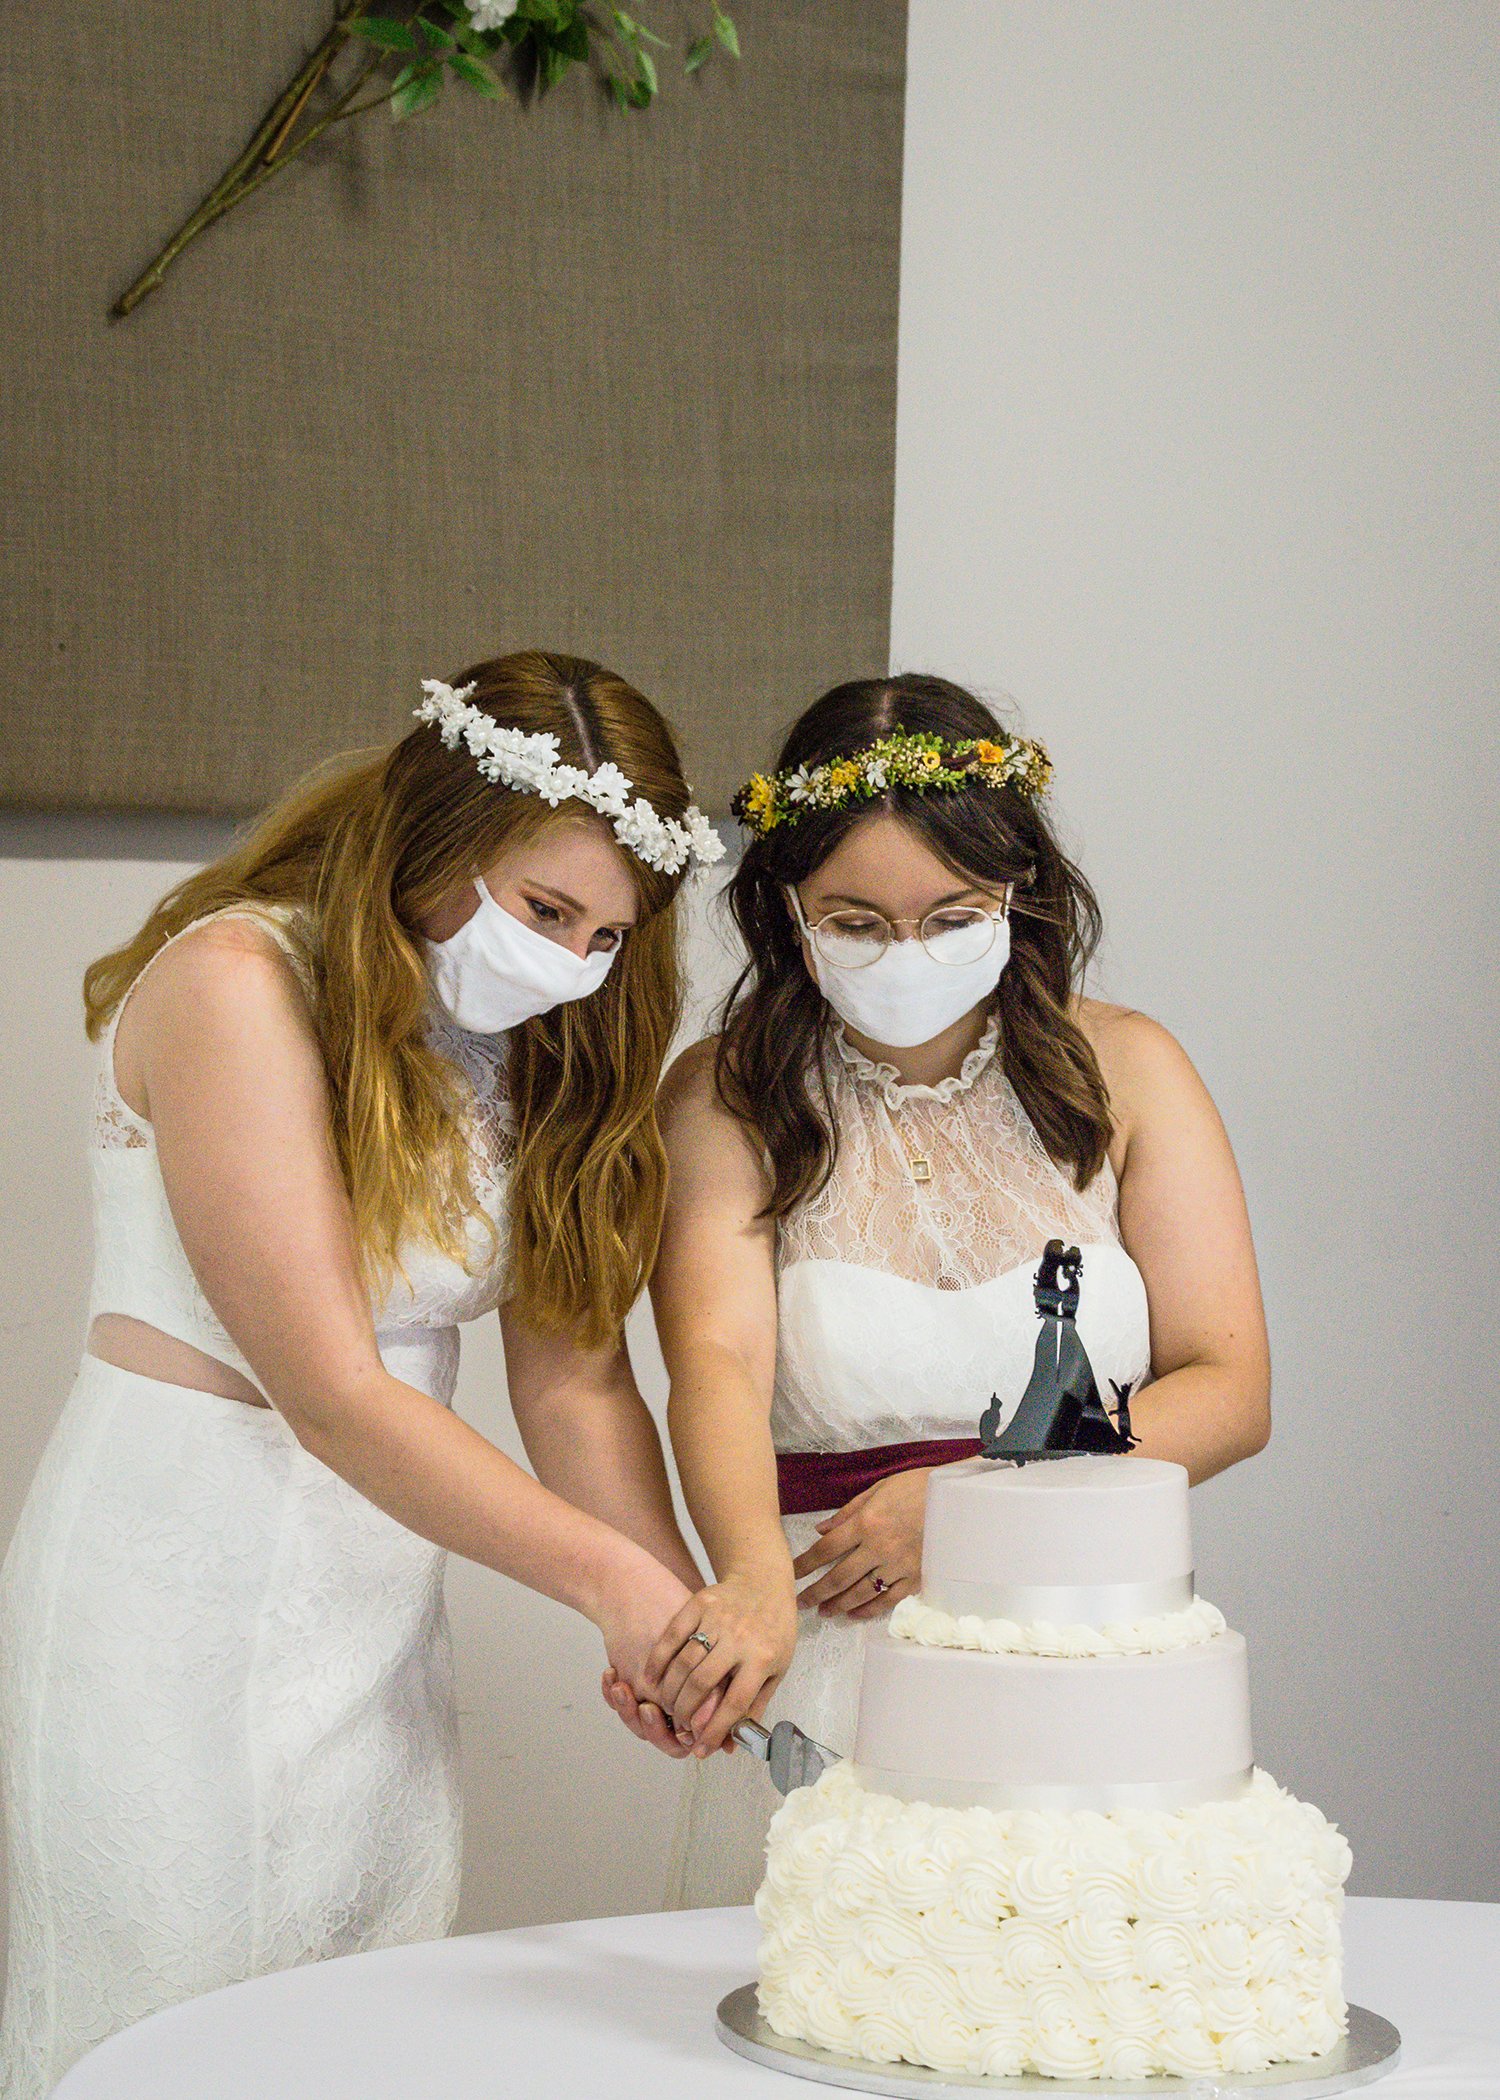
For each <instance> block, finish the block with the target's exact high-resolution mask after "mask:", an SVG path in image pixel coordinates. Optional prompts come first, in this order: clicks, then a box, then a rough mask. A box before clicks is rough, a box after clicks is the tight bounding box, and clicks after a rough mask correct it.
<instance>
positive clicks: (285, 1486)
mask: <svg viewBox="0 0 1500 2100" xmlns="http://www.w3.org/2000/svg"><path fill="white" fill-rule="evenodd" d="M417 712H418V715H419V717H420V720H419V722H418V723H417V725H416V726H414V727H413V728H412V730H411V732H410V733H409V734H408V735H407V736H405V737H403V738H402V739H401V740H400V741H399V742H398V743H397V744H395V746H394V747H393V748H392V749H390V750H388V751H382V752H379V753H377V754H374V755H367V756H364V757H362V758H359V759H358V760H356V761H354V762H344V763H341V764H339V765H337V766H335V767H333V768H332V769H330V770H327V771H325V772H323V773H321V774H320V775H318V776H316V777H315V778H314V779H312V780H311V781H310V782H308V783H306V784H304V785H303V786H302V787H300V788H298V789H297V790H295V791H294V792H293V793H292V794H291V795H290V796H289V797H288V798H287V799H286V800H285V801H283V802H281V803H279V804H278V805H277V806H276V807H275V808H273V809H272V810H271V811H270V812H269V814H268V815H267V816H265V817H264V818H263V819H262V821H261V822H260V823H259V825H258V826H257V827H256V828H255V829H254V830H253V831H252V833H251V834H250V835H249V837H248V838H247V839H246V840H245V841H244V843H243V844H240V845H237V846H236V847H235V848H234V849H233V850H232V851H231V852H229V853H228V854H226V855H225V856H224V858H223V859H221V860H219V861H217V862H216V863H214V865H212V866H211V867H208V868H206V869H204V870H203V871H202V872H201V873H198V874H195V875H193V876H191V877H189V879H188V880H187V881H185V882H183V883H181V884H179V885H178V887H177V888H176V889H175V890H173V891H172V892H171V893H170V895H168V896H167V897H166V898H164V899H163V901H162V902H161V903H160V904H159V905H158V906H157V907H156V909H155V910H154V911H153V912H152V913H151V914H150V916H149V917H148V919H147V920H146V923H145V924H144V926H142V927H141V929H140V931H139V932H138V933H136V934H135V935H134V936H133V937H132V938H131V939H130V940H129V941H127V942H126V943H125V945H124V946H123V947H122V948H120V949H118V950H117V951H115V952H114V953H112V954H110V955H106V956H104V957H103V958H102V959H101V960H100V961H98V962H96V963H95V964H94V965H93V967H92V968H91V969H90V970H89V972H88V974H87V978H86V980H85V1007H86V1013H87V1019H88V1026H89V1031H90V1033H91V1034H92V1035H93V1036H95V1037H96V1038H98V1039H99V1041H100V1044H101V1063H100V1071H99V1079H98V1089H97V1095H96V1104H95V1114H94V1128H93V1139H92V1158H93V1169H94V1186H95V1203H96V1267H95V1278H94V1289H93V1300H92V1305H91V1308H90V1324H89V1328H88V1336H87V1342H86V1353H85V1355H84V1357H83V1361H82V1365H81V1368H80V1371H79V1374H78V1378H77V1382H76V1384H75V1385H74V1387H73V1390H72V1393H71V1395H70V1397H69V1399H68V1402H67V1405H66V1407H65V1409H64V1410H63V1414H62V1417H61V1420H60V1421H59V1423H58V1426H57V1429H56V1432H55V1434H54V1435H53V1438H52V1440H51V1443H50V1444H49V1446H48V1448H47V1451H46V1453H45V1455H44V1457H43V1459H42V1463H41V1466H40V1468H39V1471H38V1473H37V1476H36V1480H35V1482H34V1484H33V1486H32V1489H31V1492H30V1496H29V1498H28V1501H27V1503H26V1506H25V1509H24V1511H23V1514H22V1517H21V1521H20V1525H19V1528H18V1530H17V1532H16V1536H15V1539H14V1541H13V1544H12V1547H11V1550H10V1553H9V1555H8V1558H7V1561H6V1564H5V1569H4V1575H3V1583H0V1645H3V1660H0V1746H3V1756H4V1783H5V1799H6V1810H7V1823H8V1833H9V1842H10V1863H11V1865H10V1871H11V1884H12V1910H11V1916H12V1932H11V1950H10V1978H9V1987H8V1993H7V1999H6V2008H5V2021H4V2038H3V2052H4V2064H5V2070H4V2074H3V2078H0V2091H3V2094H4V2095H5V2100H37V2096H40V2095H42V2094H44V2093H46V2092H47V2091H48V2090H50V2088H51V2086H52V2085H53V2083H54V2082H55V2081H56V2079H57V2078H58V2077H59V2076H60V2075H61V2074H62V2072H63V2071H64V2070H65V2069H66V2068H67V2066H68V2065H69V2064H70V2063H71V2062H72V2061H73V2060H74V2058H76V2057H77V2056H78V2055H80V2054H81V2053H82V2052H83V2051H84V2050H85V2049H86V2048H88V2047H90V2046H91V2045H92V2044H94V2043H95V2042H98V2041H100V2040H102V2039H103V2038H104V2037H105V2036H106V2035H108V2034H110V2033H112V2032H114V2031H115V2030H116V2029H118V2028H120V2027H122V2026H124V2025H126V2024H128V2023H129V2022H131V2021H133V2020H136V2019H139V2018H140V2017H141V2016H142V2015H143V2014H146V2013H149V2012H151V2011H154V2010H156V2009H157V2008H159V2007H161V2006H165V2005H168V2004H171V2003H172V2002H174V2001H175V2000H178V1999H181V1998H183V1997H187V1996H190V1995H192V1994H194V1993H197V1992H200V1991H205V1990H210V1989H213V1988H214V1987H216V1986H218V1985H221V1984H226V1983H231V1982H234V1981H235V1980H237V1979H240V1978H243V1977H249V1976H254V1975H257V1974H260V1973H262V1972H264V1971H266V1970H270V1969H276V1968H281V1967H286V1966H289V1965H291V1964H293V1963H298V1962H304V1961H310V1960H315V1959H318V1958H320V1957H323V1956H327V1955H336V1954H344V1953H350V1952H354V1951H356V1950H360V1949H365V1948H370V1947H378V1946H384V1945H388V1944H392V1943H395V1942H399V1941H403V1940H413V1939H425V1938H431V1937H433V1936H435V1935H439V1934H442V1933H444V1932H446V1931H447V1930H448V1928H449V1926H450V1924H451V1922H452V1917H453V1910H454V1904H455V1900H456V1896H457V1887H458V1872H459V1834H460V1799H459V1788H458V1774H457V1768H456V1760H455V1747H456V1746H455V1726H454V1708H453V1691H452V1683H451V1673H450V1661H449V1649H448V1636H447V1630H446V1624H445V1620H444V1615H443V1601H442V1575H443V1562H444V1555H445V1553H446V1552H449V1551H452V1552H456V1553H461V1554H464V1555H466V1556H468V1557H469V1558H470V1559H473V1560H476V1561H480V1562H482V1563H484V1564H485V1565H486V1566H488V1567H491V1568H494V1569H496V1570H497V1571H499V1572H500V1573H502V1574H505V1575H509V1576H511V1577H513V1578H514V1579H515V1580H517V1581H520V1582H524V1583H527V1584H529V1585H530V1586H531V1587H532V1588H534V1589H537V1590H540V1591H542V1592H543V1593H544V1594H545V1595H547V1596H550V1597H553V1598H556V1599H558V1600H559V1601H560V1602H562V1603H564V1604H567V1605H570V1606H572V1607H573V1608H574V1609H575V1610H577V1611H580V1612H582V1613H584V1614H586V1615H587V1616H588V1617H589V1618H590V1619H592V1620H593V1621H594V1623H595V1624H596V1625H597V1626H598V1628H599V1630H600V1632H601V1634H602V1636H603V1642H604V1649H605V1653H606V1656H607V1658H608V1661H609V1663H610V1664H611V1666H612V1667H613V1668H614V1669H615V1670H617V1671H618V1672H619V1673H620V1676H621V1677H622V1678H623V1679H625V1680H626V1681H628V1682H630V1683H632V1684H636V1685H639V1684H640V1683H641V1675H642V1669H643V1665H644V1661H645V1657H646V1655H647V1653H648V1652H649V1650H650V1648H651V1646H652V1644H653V1642H654V1641H655V1640H656V1639H657V1637H658V1636H659V1634H660V1633H661V1631H662V1629H663V1627H664V1626H665V1625H666V1624H667V1622H668V1621H669V1620H670V1619H671V1617H672V1616H673V1614H674V1612H676V1611H677V1610H678V1609H679V1607H680V1606H681V1605H682V1604H683V1602H684V1601H685V1600H686V1599H687V1597H688V1596H689V1595H690V1594H691V1593H692V1592H694V1591H696V1590H697V1589H698V1587H699V1585H700V1583H701V1580H702V1578H701V1576H700V1574H699V1571H698V1570H697V1568H696V1567H695V1566H694V1563H693V1561H692V1558H691V1556H690V1555H689V1553H688V1551H687V1548H686V1547H685V1545H684V1543H683V1540H682V1538H681V1535H680V1534H679V1531H678V1529H677V1525H676V1522H675V1520H674V1518H673V1514H672V1504H671V1497H670V1493H669V1489H668V1485H667V1479H666V1474H665V1470H664V1466H663V1462H662V1454H661V1449H660V1445H659V1442H658V1439H657V1436H656V1432H655V1428H654V1425H653V1424H652V1422H651V1420H650V1417H649V1415H648V1414H647V1412H646V1409H645V1406H644V1403H643V1402H642V1400H641V1397H640V1394H639V1392H638V1390H637V1388H636V1385H635V1382H634V1379H633V1376H632V1373H631V1369H630V1362H629V1357H628V1355H627V1353H626V1349H625V1345H624V1341H623V1338H622V1331H621V1328H622V1322H623V1320H624V1317H625V1314H626V1312H627V1310H628V1309H629V1307H630V1305H631V1304H632V1303H633V1301H634V1300H635V1298H636V1297H637V1295H638V1293H639V1291H640V1288H641V1286H642V1283H643V1281H644V1278H645V1276H646V1274H647V1271H648V1270H649V1267H650V1265H651V1262H652V1259H653V1257H654V1254H655V1249H656V1242H657V1237H658V1233H659V1229H660V1224H661V1219H662V1214H663V1207H664V1202H665V1191H666V1160H665V1156H664V1153H663V1148H662V1141H661V1138H660V1136H659V1134H658V1130H657V1124H656V1117H655V1107H654V1097H655V1091H656V1085H657V1080H658V1076H659V1072H660V1067H661V1063H662V1059H663V1057H664V1055H665V1053H666V1049H667V1046H668V1043H669V1041H670V1039H671V1035H672V1031H673V1027H674V1025H675V1021H676V1017H677V1011H678V978H677V963H676V951H675V934H674V925H673V900H674V897H675V895H676V893H677V890H678V888H679V885H680V882H681V880H682V876H683V873H684V871H685V870H686V868H687V867H688V866H689V864H690V863H692V862H695V861H697V862H706V861H709V860H712V859H716V858H717V857H718V855H719V853H720V851H722V848H720V846H719V842H718V840H717V838H716V837H715V836H714V834H713V832H712V830H711V828H710V827H709V826H708V824H707V823H706V821H705V820H704V819H703V818H702V816H701V815H700V813H699V812H698V811H697V810H695V809H694V808H692V807H691V805H690V802H689V792H688V788H687V786H686V783H685V782H684V780H683V777H682V770H681V766H680V764H679V761H678V757H677V752H676V749H675V747H674V745H673V742H672V738H671V735H670V733H669V731H668V730H667V727H666V725H665V723H664V722H663V720H662V718H661V716H660V715H659V714H658V713H657V711H656V710H655V708H654V707H652V706H651V704H650V703H649V701H647V700H646V699H644V698H643V697H642V695H641V694H640V693H638V692H636V691H634V690H633V689H632V688H631V687H630V686H629V685H627V684H626V683H625V682H624V681H623V680H622V679H620V678H618V677H616V676H615V675H613V674H612V673H611V672H608V671H606V670H604V669H602V668H601V667H600V666H599V665H597V664H593V663H589V662H587V661H584V660H582V659H579V658H574V657H568V656H558V655H550V654H544V653H542V652H540V651H535V650H528V651H524V652H522V653H519V654H516V655H512V656H506V657H501V658H498V659H496V660H494V661H491V662H487V663H482V664H479V665H477V666H476V667H475V668H474V669H473V670H471V671H469V672H468V673H466V674H465V676H464V678H463V679H462V680H461V681H460V682H459V686H458V688H454V687H451V686H447V685H444V684H441V683H439V682H435V681H434V682H429V683H428V685H427V688H426V697H425V699H424V701H423V703H422V705H421V707H420V708H419V709H418V710H417ZM497 1308H498V1311H499V1317H500V1322H501V1327H502V1331H503V1335H504V1343H505V1355H506V1368H507V1374H508V1380H509V1387H510V1396H511V1403H512V1406H513V1408H514V1411H515V1415H516V1419H517V1422H518V1425H519V1427H520V1430H521V1434H522V1437H523V1439H524V1441H525V1444H526V1447H527V1451H528V1453H529V1455H530V1457H531V1460H532V1462H533V1464H534V1466H535V1469H536V1476H537V1477H536V1478H533V1477H531V1475H529V1474H528V1473H527V1472H525V1471H524V1470H523V1469H522V1468H521V1467H519V1466H517V1465H515V1464H513V1463H512V1462H511V1460H509V1459H508V1458H506V1457H505V1456H504V1455H503V1454H502V1453H501V1452H500V1451H498V1450H497V1449H496V1448H495V1447H494V1446H493V1445H492V1444H490V1443H489V1442H487V1441H486V1439H485V1438H484V1437H482V1436H481V1435H479V1434H478V1433H477V1432H476V1431H475V1430H473V1429H471V1428H469V1427H468V1426H467V1425H466V1424H465V1423H464V1422H462V1421H461V1420H459V1419H458V1418H457V1417H456V1416H455V1415H454V1414H453V1413H452V1412H451V1409H450V1407H449V1402H450V1400H451V1398H452V1395H453V1389H454V1381H455V1377H456V1373H457V1366H458V1327H459V1323H460V1322H463V1321H466V1320H472V1319H476V1318H478V1317H480V1316H481V1315H483V1314H485V1313H488V1312H492V1311H495V1310H496V1309H497ZM638 1730H639V1732H641V1733H644V1734H645V1735H647V1736H648V1738H649V1739H650V1740H652V1741H654V1742H656V1743H658V1744H659V1746H660V1747H662V1748H664V1749H675V1748H676V1747H677V1745H676V1744H675V1743H674V1741H673V1737H672V1734H671V1732H670V1730H669V1729H668V1728H667V1727H666V1726H665V1724H664V1723H663V1720H662V1717H661V1715H660V1713H659V1712H658V1711H656V1710H655V1709H653V1708H651V1707H649V1706H647V1707H646V1709H645V1710H644V1714H643V1715H642V1716H641V1717H638Z"/></svg>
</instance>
